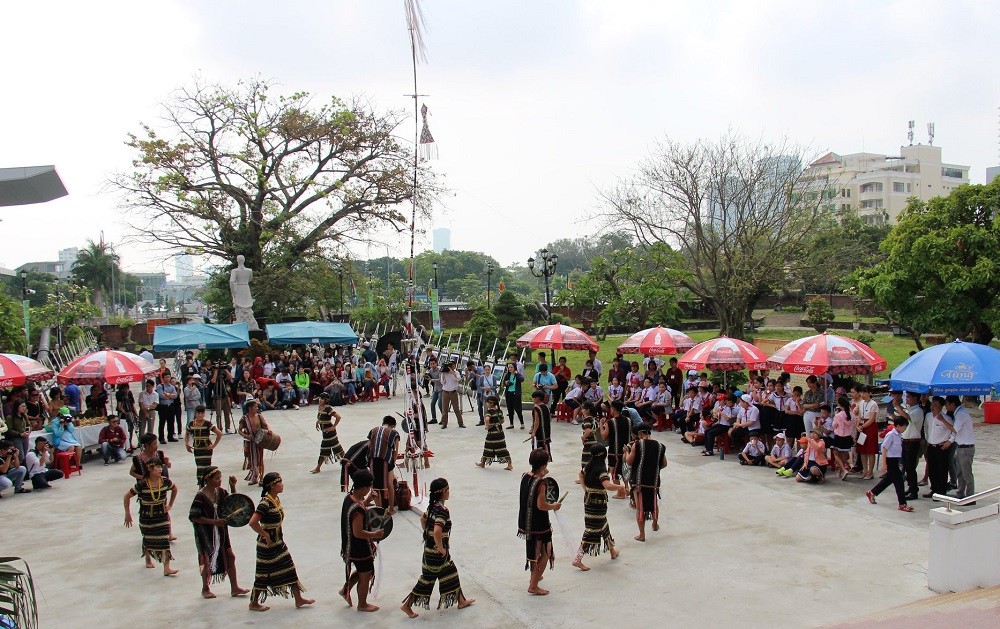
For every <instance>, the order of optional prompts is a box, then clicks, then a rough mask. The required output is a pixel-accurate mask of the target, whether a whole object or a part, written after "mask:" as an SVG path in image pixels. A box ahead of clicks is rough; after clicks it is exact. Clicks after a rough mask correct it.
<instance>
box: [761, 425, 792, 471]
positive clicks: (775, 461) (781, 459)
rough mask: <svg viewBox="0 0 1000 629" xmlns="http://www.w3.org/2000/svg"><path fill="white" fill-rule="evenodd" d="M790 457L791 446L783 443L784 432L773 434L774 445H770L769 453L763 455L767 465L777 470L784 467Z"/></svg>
mask: <svg viewBox="0 0 1000 629" xmlns="http://www.w3.org/2000/svg"><path fill="white" fill-rule="evenodd" d="M791 458H792V448H791V447H790V446H789V445H788V444H787V443H785V433H783V432H779V433H778V434H776V435H775V436H774V445H773V446H771V453H770V454H768V455H767V456H765V457H764V462H765V463H767V465H768V467H776V468H778V469H779V470H780V469H783V468H784V467H785V464H786V463H788V461H790V460H791Z"/></svg>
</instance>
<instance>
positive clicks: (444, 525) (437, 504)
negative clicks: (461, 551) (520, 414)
mask: <svg viewBox="0 0 1000 629" xmlns="http://www.w3.org/2000/svg"><path fill="white" fill-rule="evenodd" d="M500 423H501V424H503V416H502V415H501V416H500ZM449 497H450V489H449V487H448V481H447V480H445V479H443V478H436V479H434V480H433V481H431V489H430V495H429V503H428V506H427V511H425V512H424V514H423V515H422V516H420V525H421V526H422V527H423V529H424V557H423V562H422V563H421V571H420V579H419V580H418V581H417V584H416V585H415V586H413V590H412V591H411V592H410V594H409V595H408V596H407V597H406V598H405V599H403V604H402V605H400V607H399V608H400V609H401V610H403V613H404V614H406V615H407V616H409V617H410V618H416V617H417V616H418V615H419V614H417V613H416V612H415V611H413V606H414V605H416V606H417V607H423V608H424V609H430V608H431V607H430V605H431V594H433V593H434V582H435V581H437V582H438V594H439V595H440V597H439V598H438V609H441V606H442V605H444V607H445V609H447V608H449V607H451V606H452V605H455V604H457V605H458V608H459V609H462V608H465V607H468V606H469V605H472V604H473V603H475V602H476V599H474V598H465V594H463V593H462V584H461V583H460V582H459V579H458V568H456V567H455V562H453V561H452V560H451V553H450V548H451V545H450V542H449V538H450V536H451V513H450V512H449V511H448V507H446V506H445V505H444V503H445V501H446V500H448V498H449Z"/></svg>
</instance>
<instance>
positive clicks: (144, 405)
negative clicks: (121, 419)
mask: <svg viewBox="0 0 1000 629" xmlns="http://www.w3.org/2000/svg"><path fill="white" fill-rule="evenodd" d="M155 386H156V383H154V382H153V381H152V380H146V386H145V388H144V389H143V390H142V393H140V394H139V428H138V432H139V436H140V437H142V436H143V435H145V434H147V433H153V432H155V431H156V428H155V427H154V423H153V418H154V417H155V416H156V407H157V405H158V404H159V403H160V396H159V394H158V393H157V392H156V389H155Z"/></svg>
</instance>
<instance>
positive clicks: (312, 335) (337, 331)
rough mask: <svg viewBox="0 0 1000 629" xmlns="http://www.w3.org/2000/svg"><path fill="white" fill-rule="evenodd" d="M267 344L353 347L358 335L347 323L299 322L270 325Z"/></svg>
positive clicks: (268, 326)
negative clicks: (333, 344)
mask: <svg viewBox="0 0 1000 629" xmlns="http://www.w3.org/2000/svg"><path fill="white" fill-rule="evenodd" d="M266 328H267V342H268V343H270V344H271V345H306V344H308V343H335V344H337V345H353V344H355V343H357V342H358V335H357V334H356V333H355V332H354V330H353V329H352V328H351V326H350V325H349V324H347V323H327V322H325V321H298V322H295V323H268V324H267V326H266Z"/></svg>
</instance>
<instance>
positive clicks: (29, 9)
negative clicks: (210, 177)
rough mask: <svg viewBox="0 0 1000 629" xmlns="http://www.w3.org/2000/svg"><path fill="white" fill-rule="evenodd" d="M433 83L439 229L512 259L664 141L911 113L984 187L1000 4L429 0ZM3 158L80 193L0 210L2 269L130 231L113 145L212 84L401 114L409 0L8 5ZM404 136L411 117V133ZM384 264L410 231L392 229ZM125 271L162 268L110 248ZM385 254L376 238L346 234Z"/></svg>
mask: <svg viewBox="0 0 1000 629" xmlns="http://www.w3.org/2000/svg"><path fill="white" fill-rule="evenodd" d="M422 7H423V9H424V13H425V17H426V22H427V27H428V31H427V36H426V43H427V46H428V62H427V63H426V64H424V65H421V66H420V67H419V79H420V92H421V93H423V94H427V95H429V96H428V98H426V99H425V102H426V104H427V105H428V107H429V108H430V111H431V130H432V132H433V134H434V136H435V138H436V139H437V141H438V146H439V150H440V155H441V159H440V160H438V161H437V162H436V163H435V168H437V169H438V170H439V171H440V172H442V173H443V174H444V175H445V177H446V182H447V184H448V186H449V187H450V188H451V190H452V191H453V194H452V196H450V197H449V198H448V199H446V200H445V203H444V204H443V205H442V206H441V207H438V208H436V209H435V212H434V219H433V221H432V222H431V224H424V225H421V227H423V228H425V229H426V230H427V234H426V235H425V236H424V237H423V238H422V239H420V240H418V250H421V249H427V248H430V229H431V228H434V227H450V228H451V230H452V248H454V249H468V250H481V251H487V252H489V253H490V254H492V255H493V257H495V258H496V259H498V260H499V261H500V262H501V263H503V264H509V263H511V262H515V261H517V262H522V263H523V261H524V260H525V259H526V258H527V257H528V256H529V255H531V253H532V252H533V251H534V250H535V249H537V248H538V247H540V246H542V245H543V244H545V243H546V242H547V241H550V240H554V239H556V238H560V237H575V236H581V235H586V234H588V233H593V231H594V229H595V228H594V226H592V225H587V224H586V223H584V222H582V218H583V217H584V216H586V215H588V214H591V213H593V211H594V210H595V208H596V204H597V201H596V190H598V189H600V188H602V187H606V186H608V185H610V184H612V183H613V182H614V181H615V179H616V178H617V177H619V176H622V175H627V174H628V173H629V172H630V170H631V169H632V168H633V167H634V165H635V164H636V163H637V162H638V161H639V160H641V159H642V158H643V157H644V156H645V155H647V154H648V152H649V150H650V148H651V147H652V145H653V143H654V142H655V141H656V140H657V139H661V138H663V137H665V136H669V137H672V138H676V139H680V140H693V139H696V138H699V137H709V138H715V137H717V136H718V135H720V134H721V133H723V132H725V131H726V130H727V129H728V128H733V129H735V130H738V131H741V132H743V133H746V134H748V135H751V136H760V135H762V136H764V137H772V136H774V137H780V136H785V135H787V136H788V137H789V138H790V139H792V140H793V141H795V142H799V143H801V144H804V145H807V146H810V147H812V148H813V149H814V151H813V152H814V153H816V154H819V153H822V152H825V151H826V150H832V151H836V152H838V153H853V152H860V151H862V150H867V151H871V152H878V153H888V154H893V153H896V152H897V151H898V149H899V146H900V145H902V144H905V143H906V123H907V121H908V120H911V119H913V120H916V121H917V137H916V140H917V141H920V142H926V141H927V139H926V131H925V127H926V123H927V122H935V123H936V126H937V134H936V138H935V144H936V145H939V146H941V147H943V150H944V160H945V161H947V162H953V163H959V164H966V165H969V166H971V171H970V174H971V178H972V181H973V182H974V183H982V182H983V180H984V179H985V169H986V167H988V166H993V165H996V164H997V163H1000V157H998V114H1000V110H998V105H1000V78H998V76H1000V74H998V72H997V68H998V67H1000V63H998V61H1000V43H998V42H1000V38H998V37H997V35H996V26H997V24H1000V3H998V2H995V1H991V2H980V1H975V2H957V1H952V2H916V1H912V0H900V1H897V2H845V1H838V2H819V1H817V2H801V1H800V0H795V1H789V2H706V1H700V2H685V3H675V2H666V1H646V2H641V1H634V2H633V1H626V0H614V1H612V0H606V1H604V2H575V1H571V0H552V1H538V0H521V1H504V2H498V1H492V2H491V1H487V0H475V1H471V0H424V1H423V3H422ZM0 59H2V60H3V61H2V66H3V77H4V88H5V89H4V92H5V94H4V98H2V99H0V121H2V122H0V125H2V126H0V133H2V137H3V141H2V142H0V166H3V167H10V166H29V165H40V164H55V165H56V167H57V168H58V171H59V174H60V175H61V177H62V179H63V181H64V182H65V183H66V186H67V188H68V189H69V192H70V194H69V196H68V197H65V198H63V199H59V200H57V201H54V202H51V203H48V204H46V205H40V206H27V207H24V208H0V218H2V219H3V222H2V225H0V229H2V230H3V231H2V233H3V236H4V238H3V248H2V250H0V265H3V266H7V267H16V266H17V265H20V264H21V263H23V262H26V261H29V260H45V259H49V260H52V259H55V258H56V251H57V250H58V249H60V248H63V247H68V246H82V245H83V244H84V243H85V241H86V239H88V238H91V239H94V240H97V239H98V238H99V237H100V232H101V230H103V231H104V236H105V240H107V241H110V242H115V243H118V242H120V241H121V239H122V238H123V237H124V236H125V227H124V225H123V224H122V222H121V220H120V211H119V210H118V209H117V208H116V207H115V199H114V197H113V196H112V195H111V194H109V193H108V192H106V191H105V190H104V182H105V181H106V179H107V178H108V177H109V175H110V174H111V173H114V172H118V171H127V170H128V168H129V164H130V154H129V152H128V150H127V149H126V148H125V147H124V145H123V141H124V139H125V138H126V135H127V133H129V132H130V131H136V130H138V128H139V125H140V122H149V123H154V124H156V123H157V121H158V117H159V114H160V108H159V104H160V103H161V102H163V101H164V100H165V99H167V98H168V97H169V95H170V94H171V92H172V91H173V90H175V89H176V88H177V87H179V86H181V85H185V84H190V83H191V80H192V77H193V76H195V75H196V74H197V75H200V76H201V77H203V78H205V79H206V80H209V81H214V80H220V81H233V80H235V79H237V78H240V77H252V76H258V75H259V76H262V77H264V78H269V79H273V80H274V81H275V82H276V83H277V84H278V85H279V87H280V89H281V90H284V91H288V92H291V91H298V90H306V91H310V92H312V93H314V94H315V95H316V96H317V97H318V98H319V99H325V98H326V97H328V96H330V95H338V96H350V95H352V94H364V95H366V96H368V97H370V98H371V99H373V100H374V102H375V103H376V104H377V106H378V107H380V108H382V109H403V108H410V107H412V101H411V100H410V99H409V98H407V97H406V96H404V94H409V93H411V92H412V73H411V72H412V71H411V67H410V55H409V41H408V35H407V31H406V24H405V18H404V13H403V6H402V0H391V1H390V0H384V1H381V0H355V1H347V0H343V1H339V0H325V1H320V0H312V1H298V2H297V1H294V0H285V1H283V2H274V1H273V0H271V1H263V0H256V1H250V0H240V1H235V0H230V1H227V0H212V1H196V0H190V1H178V0H156V2H135V1H130V2H107V1H104V2H102V1H99V2H92V3H82V2H76V1H70V0H67V1H65V2H53V1H45V0H31V1H30V2H3V3H0ZM400 135H401V137H403V138H412V137H413V131H412V126H410V127H402V128H400ZM389 245H390V246H391V248H392V253H393V255H399V252H403V251H407V252H408V249H409V246H408V245H409V239H408V237H407V238H402V237H400V238H398V239H397V238H396V237H392V239H391V240H390V241H389ZM117 250H118V251H119V252H120V253H121V254H122V255H123V258H124V263H125V267H126V268H127V269H128V270H132V271H141V270H154V271H155V270H160V269H163V270H166V271H167V272H168V273H169V274H171V275H172V274H173V263H172V262H171V261H166V262H164V261H163V258H164V255H163V254H162V253H157V252H155V251H152V250H150V249H149V248H148V247H138V246H125V245H120V246H117ZM354 253H355V254H356V255H357V256H359V257H378V256H381V255H385V245H382V244H375V245H372V246H370V247H368V248H364V247H361V248H356V249H355V251H354Z"/></svg>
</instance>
